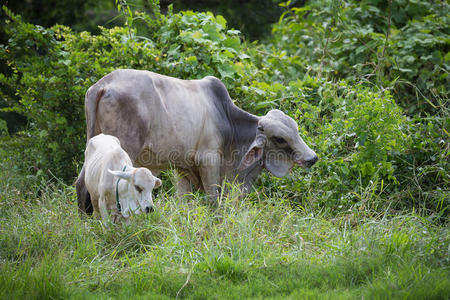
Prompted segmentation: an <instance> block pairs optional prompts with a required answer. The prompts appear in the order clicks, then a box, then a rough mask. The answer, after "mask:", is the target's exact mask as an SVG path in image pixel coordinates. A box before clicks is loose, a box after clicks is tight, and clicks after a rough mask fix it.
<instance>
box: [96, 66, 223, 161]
mask: <svg viewBox="0 0 450 300" xmlns="http://www.w3.org/2000/svg"><path fill="white" fill-rule="evenodd" d="M208 82H209V79H203V80H181V79H177V78H173V77H168V76H164V75H160V74H156V73H152V72H149V71H138V70H116V71H114V72H112V73H111V74H109V75H107V76H105V77H104V78H103V79H101V80H100V81H99V82H98V83H97V84H96V85H94V86H93V87H91V89H92V91H96V93H97V94H100V93H101V97H100V98H99V99H98V100H97V101H98V104H97V105H98V109H97V111H95V112H94V114H92V113H91V114H89V113H88V112H87V119H91V121H92V118H94V119H96V120H95V128H96V129H95V134H98V133H100V132H102V133H105V134H110V135H114V136H117V137H118V138H119V140H120V142H121V144H122V147H123V148H124V149H125V151H126V152H127V153H128V154H129V155H130V157H131V159H132V161H134V162H136V164H137V165H141V166H145V167H149V168H150V169H155V170H156V169H163V168H165V167H167V166H168V165H169V163H172V164H175V165H177V164H181V165H182V164H184V165H183V166H181V167H187V166H189V165H192V163H193V162H194V160H195V153H197V152H198V151H204V150H205V149H213V150H215V149H218V148H220V145H221V143H222V140H221V136H220V133H219V129H218V127H219V125H218V124H219V121H218V117H217V115H218V110H217V108H216V107H215V106H214V102H213V100H214V99H213V98H212V94H211V91H210V89H209V86H208ZM91 98H92V100H91V101H94V100H96V98H95V97H91ZM87 101H88V100H87ZM87 106H88V105H87ZM143 153H144V155H142V154H143ZM191 154H192V155H191ZM139 156H140V157H141V158H143V159H141V160H140V161H138V160H139ZM177 160H178V161H177ZM186 160H192V161H189V162H187V161H186Z"/></svg>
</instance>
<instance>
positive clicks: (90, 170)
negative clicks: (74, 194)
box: [83, 134, 161, 222]
mask: <svg viewBox="0 0 450 300" xmlns="http://www.w3.org/2000/svg"><path fill="white" fill-rule="evenodd" d="M83 169H84V170H85V183H86V189H87V191H88V192H89V194H90V197H91V200H92V205H93V207H94V210H95V211H96V212H97V213H98V212H99V213H100V215H101V217H102V219H103V221H104V222H106V221H107V219H108V211H111V212H112V215H113V216H114V218H113V221H114V222H116V221H118V220H119V219H120V218H121V217H124V218H125V221H126V222H127V221H128V219H129V216H130V214H133V213H134V214H139V213H141V211H143V212H146V213H148V212H150V211H152V210H153V201H152V190H153V188H157V187H159V186H160V185H161V180H160V179H159V178H157V177H155V176H153V175H152V173H151V171H149V170H148V169H146V168H134V167H133V165H132V162H131V159H130V157H129V156H128V154H127V153H126V152H125V151H124V150H123V149H122V148H121V147H120V142H119V139H117V138H116V137H114V136H111V135H104V134H100V135H97V136H95V137H93V138H91V139H90V140H89V141H88V143H87V146H86V151H85V161H84V165H83Z"/></svg>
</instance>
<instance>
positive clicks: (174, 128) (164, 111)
mask: <svg viewBox="0 0 450 300" xmlns="http://www.w3.org/2000/svg"><path fill="white" fill-rule="evenodd" d="M85 109H86V122H87V138H88V139H89V138H91V137H93V136H95V135H97V134H99V133H104V134H109V135H113V136H116V137H118V138H119V140H120V143H121V145H122V147H123V148H124V149H125V151H126V152H127V153H128V154H129V155H130V157H131V159H132V161H133V164H134V165H135V166H140V167H146V168H148V169H150V170H151V171H152V173H153V174H155V175H157V174H158V173H159V172H160V171H162V170H164V169H167V168H168V167H169V166H170V165H172V166H175V168H176V170H177V173H178V174H179V176H178V183H177V188H178V193H179V194H185V193H189V192H190V191H192V185H194V186H195V187H196V188H199V189H203V190H205V191H206V192H207V193H208V194H209V195H210V196H211V199H216V196H217V194H218V186H220V184H221V182H222V181H223V179H228V180H234V179H237V180H238V182H241V183H242V185H243V189H244V190H248V189H249V188H250V187H251V185H252V183H253V181H254V180H255V179H256V177H257V176H258V174H260V173H261V171H262V169H263V168H266V169H267V170H269V171H270V172H271V173H272V174H273V175H275V176H278V177H281V176H285V175H286V174H287V173H288V172H289V170H290V169H291V168H292V167H293V166H294V165H295V164H297V165H300V166H303V167H310V166H312V165H313V164H314V163H315V162H316V161H317V156H316V154H315V153H314V151H312V150H311V149H310V148H309V147H308V146H307V145H306V144H305V143H304V142H303V140H302V138H301V137H300V136H299V133H298V128H297V124H296V122H295V121H294V120H293V119H292V118H290V117H289V116H287V115H285V114H284V113H283V112H281V111H280V110H271V111H269V112H268V113H267V115H265V116H262V117H258V116H254V115H252V114H249V113H248V112H246V111H243V110H242V109H240V108H238V107H237V106H235V105H234V104H233V102H232V100H231V99H230V96H229V94H228V91H227V90H226V88H225V86H224V84H223V83H222V82H221V81H220V80H219V79H217V78H215V77H211V76H209V77H206V78H203V79H201V80H181V79H177V78H173V77H168V76H163V75H160V74H156V73H152V72H149V71H137V70H116V71H114V72H112V73H110V74H108V75H106V76H105V77H103V78H102V79H100V80H99V81H98V82H97V83H96V84H94V85H93V86H92V87H91V88H89V90H88V91H87V93H86V100H85ZM77 193H78V200H79V207H80V209H81V210H82V211H87V212H89V203H88V202H89V194H88V193H87V191H86V190H85V187H84V170H82V171H81V173H80V175H79V177H78V179H77Z"/></svg>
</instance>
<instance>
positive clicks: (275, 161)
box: [240, 109, 318, 177]
mask: <svg viewBox="0 0 450 300" xmlns="http://www.w3.org/2000/svg"><path fill="white" fill-rule="evenodd" d="M317 159H318V158H317V155H316V153H315V152H314V151H313V150H311V149H310V148H309V147H308V145H306V144H305V142H304V141H303V139H302V138H301V137H300V135H299V133H298V128H297V123H296V122H295V121H294V120H293V119H292V118H291V117H289V116H287V115H285V114H284V113H283V112H282V111H280V110H278V109H273V110H271V111H269V112H268V113H267V115H265V116H263V117H260V119H259V122H258V128H257V132H256V137H255V140H254V141H253V143H252V144H251V145H250V148H249V149H248V151H247V153H246V154H245V155H244V157H243V158H242V161H241V164H240V169H246V168H248V167H250V166H251V165H253V164H255V163H258V162H259V163H261V162H263V163H264V167H265V168H267V170H269V171H270V173H272V174H273V175H275V176H277V177H283V176H285V175H286V174H287V173H288V172H289V170H290V169H291V168H292V167H293V166H294V165H295V164H297V165H299V166H302V167H308V168H309V167H311V166H312V165H314V164H315V163H316V161H317Z"/></svg>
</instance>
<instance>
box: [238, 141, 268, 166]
mask: <svg viewBox="0 0 450 300" xmlns="http://www.w3.org/2000/svg"><path fill="white" fill-rule="evenodd" d="M265 144H266V137H265V136H264V135H262V134H259V135H257V136H256V138H255V140H254V141H253V143H252V144H251V145H250V147H249V149H248V151H247V153H245V155H244V157H242V160H241V163H240V164H239V168H238V169H239V171H242V170H245V169H247V168H248V167H250V166H251V165H253V164H255V163H256V162H258V161H260V160H261V158H262V156H263V151H264V146H265Z"/></svg>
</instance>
